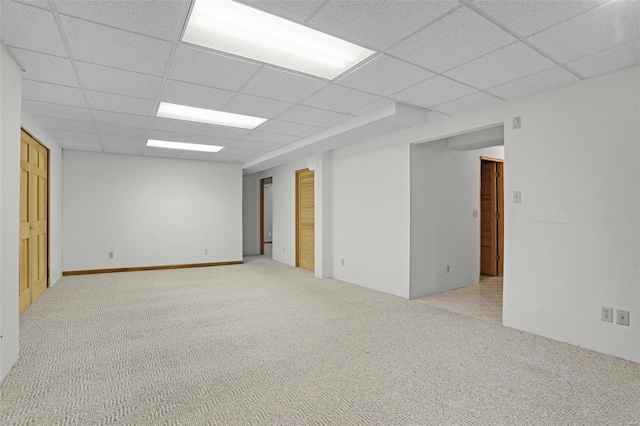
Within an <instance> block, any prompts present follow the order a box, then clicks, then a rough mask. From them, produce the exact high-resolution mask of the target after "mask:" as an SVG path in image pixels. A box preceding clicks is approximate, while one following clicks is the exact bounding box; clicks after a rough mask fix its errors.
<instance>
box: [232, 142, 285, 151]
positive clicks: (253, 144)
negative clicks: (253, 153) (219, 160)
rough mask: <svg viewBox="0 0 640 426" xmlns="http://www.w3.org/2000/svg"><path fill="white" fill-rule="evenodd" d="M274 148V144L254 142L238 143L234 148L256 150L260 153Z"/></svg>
mask: <svg viewBox="0 0 640 426" xmlns="http://www.w3.org/2000/svg"><path fill="white" fill-rule="evenodd" d="M273 146H274V144H270V143H264V142H254V141H238V142H235V143H234V144H233V148H243V149H255V150H259V151H262V150H265V149H269V148H271V147H273ZM278 146H279V145H278Z"/></svg>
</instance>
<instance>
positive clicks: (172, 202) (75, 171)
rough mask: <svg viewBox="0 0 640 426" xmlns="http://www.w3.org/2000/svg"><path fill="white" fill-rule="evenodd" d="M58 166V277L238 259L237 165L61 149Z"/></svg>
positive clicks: (239, 183) (239, 182)
mask: <svg viewBox="0 0 640 426" xmlns="http://www.w3.org/2000/svg"><path fill="white" fill-rule="evenodd" d="M63 164H64V169H63V210H64V219H63V223H64V227H63V229H64V242H63V244H64V252H63V253H64V261H63V263H64V270H65V271H74V270H88V269H108V268H122V267H136V266H159V265H175V264H196V263H210V262H226V261H239V260H242V172H241V166H240V165H239V164H227V163H212V162H200V161H189V160H176V159H166V158H158V157H139V156H127V155H112V154H102V153H90V152H79V151H67V150H65V151H64V154H63ZM205 249H207V250H208V254H205V253H204V251H205ZM109 252H114V258H113V259H109V258H108V253H109Z"/></svg>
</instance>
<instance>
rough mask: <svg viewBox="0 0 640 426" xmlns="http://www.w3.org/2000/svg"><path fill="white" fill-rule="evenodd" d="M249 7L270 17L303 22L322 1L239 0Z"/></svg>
mask: <svg viewBox="0 0 640 426" xmlns="http://www.w3.org/2000/svg"><path fill="white" fill-rule="evenodd" d="M240 2H241V3H245V4H247V5H249V6H251V7H255V8H257V9H262V10H264V11H265V12H269V13H271V14H272V15H280V16H282V17H283V18H288V19H290V20H294V21H298V22H305V20H306V19H307V17H309V15H311V14H312V13H313V12H314V11H315V10H316V9H317V8H318V7H319V6H320V5H321V4H322V3H323V2H324V0H240Z"/></svg>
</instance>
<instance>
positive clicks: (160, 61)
mask: <svg viewBox="0 0 640 426" xmlns="http://www.w3.org/2000/svg"><path fill="white" fill-rule="evenodd" d="M60 21H61V22H62V26H63V28H64V31H65V33H66V34H67V39H68V40H69V45H70V46H71V51H72V52H73V56H74V58H75V59H77V60H80V61H85V62H91V63H95V64H98V65H108V66H110V67H114V68H121V69H125V70H129V71H136V72H141V73H145V74H151V75H158V76H161V75H163V74H164V71H165V68H166V66H167V62H168V61H169V54H170V53H171V43H169V42H166V41H162V40H158V39H155V38H151V37H146V36H142V35H138V34H133V33H130V32H128V31H122V30H118V29H115V28H110V27H106V26H104V25H98V24H94V23H91V22H87V21H83V20H81V19H76V18H70V17H68V16H60Z"/></svg>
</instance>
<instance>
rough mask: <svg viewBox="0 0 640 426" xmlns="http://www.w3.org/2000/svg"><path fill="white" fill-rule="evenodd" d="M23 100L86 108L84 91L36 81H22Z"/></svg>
mask: <svg viewBox="0 0 640 426" xmlns="http://www.w3.org/2000/svg"><path fill="white" fill-rule="evenodd" d="M22 99H24V100H33V101H40V102H48V103H60V104H62V105H71V106H77V107H84V106H85V102H84V97H83V96H82V91H81V90H80V89H78V88H77V87H69V86H61V85H59V84H51V83H43V82H41V81H35V80H23V81H22Z"/></svg>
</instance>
